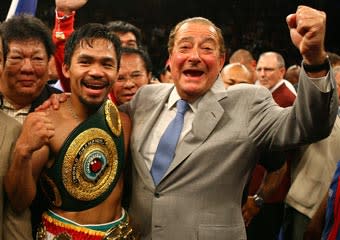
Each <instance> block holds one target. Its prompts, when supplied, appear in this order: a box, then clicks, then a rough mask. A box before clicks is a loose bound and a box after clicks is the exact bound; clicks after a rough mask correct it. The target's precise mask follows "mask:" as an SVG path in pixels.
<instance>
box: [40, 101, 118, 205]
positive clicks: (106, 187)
mask: <svg viewBox="0 0 340 240" xmlns="http://www.w3.org/2000/svg"><path fill="white" fill-rule="evenodd" d="M121 129H122V128H121V121H120V118H119V112H118V109H117V108H116V106H115V105H114V104H113V103H112V102H111V101H110V100H107V101H106V102H105V103H104V104H103V105H102V106H101V107H100V109H99V110H98V111H97V112H96V113H95V114H93V115H91V116H90V117H89V118H88V119H86V120H85V121H84V122H82V123H81V124H80V125H79V126H77V127H76V128H75V129H74V130H73V131H72V132H71V133H70V135H69V136H68V137H67V139H66V140H65V142H64V144H63V146H62V147H61V149H60V151H59V154H58V156H56V158H55V162H54V164H53V166H52V167H51V168H46V169H45V170H44V172H43V174H42V177H41V181H40V183H41V186H42V190H43V192H44V193H45V195H46V196H47V197H48V198H49V200H50V203H51V204H52V205H53V206H55V207H57V208H60V209H62V210H65V211H82V210H85V209H89V208H92V207H94V206H96V205H98V204H99V203H101V202H102V201H104V200H105V199H106V198H107V197H108V196H109V195H110V193H111V192H112V190H113V188H114V187H115V185H116V183H117V181H118V179H119V177H120V175H121V169H122V166H123V164H124V139H123V134H122V130H121Z"/></svg>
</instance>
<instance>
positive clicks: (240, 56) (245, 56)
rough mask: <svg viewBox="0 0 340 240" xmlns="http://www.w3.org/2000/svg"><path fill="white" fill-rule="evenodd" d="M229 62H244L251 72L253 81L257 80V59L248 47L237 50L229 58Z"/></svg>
mask: <svg viewBox="0 0 340 240" xmlns="http://www.w3.org/2000/svg"><path fill="white" fill-rule="evenodd" d="M229 63H241V64H243V65H244V66H245V67H246V68H247V69H248V70H249V72H250V74H251V80H252V81H251V83H254V82H255V81H256V73H255V69H256V60H255V59H254V57H253V55H252V54H251V52H249V51H248V50H246V49H242V48H241V49H238V50H236V51H235V52H234V53H233V54H232V55H231V56H230V58H229Z"/></svg>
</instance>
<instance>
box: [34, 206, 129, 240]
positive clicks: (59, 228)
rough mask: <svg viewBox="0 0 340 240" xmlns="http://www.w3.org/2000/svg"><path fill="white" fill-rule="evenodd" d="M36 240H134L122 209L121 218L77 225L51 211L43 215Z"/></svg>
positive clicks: (126, 215)
mask: <svg viewBox="0 0 340 240" xmlns="http://www.w3.org/2000/svg"><path fill="white" fill-rule="evenodd" d="M36 239H37V240H42V239H44V240H48V239H66V240H67V239H70V240H71V239H72V240H78V239H79V240H80V239H88V240H102V239H107V240H110V239H135V238H134V237H133V230H132V228H131V226H130V225H129V217H128V214H127V213H126V212H125V210H124V209H122V216H121V217H120V218H119V219H117V220H115V221H112V222H109V223H104V224H92V225H91V224H86V225H82V224H78V223H76V222H74V221H72V220H69V219H66V218H64V217H62V216H60V215H58V214H56V213H54V212H53V211H51V210H48V211H47V212H45V213H43V215H42V224H41V226H40V227H39V229H38V232H37V236H36Z"/></svg>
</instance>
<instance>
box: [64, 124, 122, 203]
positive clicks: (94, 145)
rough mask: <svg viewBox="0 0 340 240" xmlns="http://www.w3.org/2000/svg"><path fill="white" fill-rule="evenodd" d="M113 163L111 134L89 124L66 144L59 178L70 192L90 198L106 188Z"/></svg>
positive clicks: (114, 171)
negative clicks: (88, 126)
mask: <svg viewBox="0 0 340 240" xmlns="http://www.w3.org/2000/svg"><path fill="white" fill-rule="evenodd" d="M117 167H118V157H117V149H116V146H115V143H114V141H113V140H112V137H111V136H110V135H109V134H108V133H106V132H105V131H104V130H102V129H100V128H90V129H88V130H85V131H84V132H82V133H80V134H79V135H78V136H77V137H76V138H75V139H74V140H73V141H72V143H71V144H70V146H69V148H68V150H67V152H66V154H65V158H64V166H63V169H62V180H63V183H64V186H65V189H66V190H67V192H68V193H69V194H70V195H71V196H73V197H74V198H76V199H79V200H82V201H91V200H94V199H96V198H97V197H99V196H100V195H101V194H102V193H104V192H106V191H107V190H108V188H109V187H110V183H112V181H113V180H114V179H115V177H116V174H117Z"/></svg>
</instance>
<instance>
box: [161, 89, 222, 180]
mask: <svg viewBox="0 0 340 240" xmlns="http://www.w3.org/2000/svg"><path fill="white" fill-rule="evenodd" d="M220 95H221V96H223V97H225V96H226V94H225V93H221V94H220ZM216 97H219V94H216V93H215V94H213V93H212V92H211V91H209V92H208V93H207V94H206V95H205V96H204V97H203V98H202V100H201V101H200V103H199V107H198V112H197V113H196V115H195V118H194V121H193V123H192V129H191V131H190V132H189V133H188V134H187V135H186V136H185V137H184V139H183V140H182V141H181V142H180V143H179V145H178V146H177V150H176V156H175V158H174V160H173V162H172V163H171V165H170V167H169V169H168V171H167V172H166V174H165V176H166V175H167V174H169V173H170V172H171V171H173V170H174V169H175V168H176V167H177V166H178V165H179V164H180V163H182V162H183V161H184V160H185V159H186V158H187V157H188V156H189V155H190V154H191V153H192V152H193V151H195V149H196V148H198V147H199V146H200V145H201V144H202V143H203V142H204V141H205V140H206V139H207V138H208V136H209V135H210V133H211V132H212V131H213V130H214V128H215V127H216V125H217V123H218V122H219V120H220V119H221V117H222V116H223V114H224V109H223V108H222V107H221V105H220V104H219V102H218V98H216ZM207 109H208V111H207Z"/></svg>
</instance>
